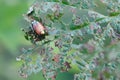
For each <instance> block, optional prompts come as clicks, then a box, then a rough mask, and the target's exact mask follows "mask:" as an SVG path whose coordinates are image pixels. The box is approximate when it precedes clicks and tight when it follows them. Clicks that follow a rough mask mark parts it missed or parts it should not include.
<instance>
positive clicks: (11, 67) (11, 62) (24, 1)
mask: <svg viewBox="0 0 120 80" xmlns="http://www.w3.org/2000/svg"><path fill="white" fill-rule="evenodd" d="M33 2H34V0H0V80H44V79H43V77H42V76H40V75H41V73H38V74H33V75H32V76H30V77H29V78H28V79H23V78H22V77H20V76H19V74H18V72H17V71H18V69H19V68H20V63H19V62H17V61H16V57H17V56H18V55H19V54H20V49H21V48H22V47H25V46H29V45H31V44H30V43H29V42H28V41H26V40H25V39H24V37H23V33H22V31H21V30H20V27H22V19H23V16H22V14H23V13H26V11H27V10H28V8H29V6H30V5H31V4H32V3H33ZM59 74H60V75H59V76H57V80H66V79H67V80H73V75H72V74H70V73H63V74H62V73H59Z"/></svg>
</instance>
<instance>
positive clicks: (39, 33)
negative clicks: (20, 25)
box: [22, 8, 48, 43]
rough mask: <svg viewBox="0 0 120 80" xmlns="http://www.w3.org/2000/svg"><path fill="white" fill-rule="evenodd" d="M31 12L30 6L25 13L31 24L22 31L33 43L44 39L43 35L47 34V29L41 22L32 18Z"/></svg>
mask: <svg viewBox="0 0 120 80" xmlns="http://www.w3.org/2000/svg"><path fill="white" fill-rule="evenodd" d="M33 14H34V9H32V8H31V9H30V11H28V13H27V14H26V15H25V17H27V20H29V21H28V22H30V24H31V26H30V27H29V28H28V30H27V31H25V30H24V29H22V31H24V33H25V38H26V40H30V41H31V42H32V43H35V42H37V41H41V40H44V39H45V36H46V35H48V31H47V29H46V28H45V26H43V24H42V22H39V21H37V20H36V19H35V18H34V16H33Z"/></svg>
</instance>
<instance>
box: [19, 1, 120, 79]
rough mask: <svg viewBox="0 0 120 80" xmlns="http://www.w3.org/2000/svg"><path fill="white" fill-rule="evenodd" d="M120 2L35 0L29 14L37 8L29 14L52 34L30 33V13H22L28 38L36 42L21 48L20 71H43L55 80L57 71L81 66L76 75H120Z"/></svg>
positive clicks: (82, 77) (81, 77) (44, 74)
mask: <svg viewBox="0 0 120 80" xmlns="http://www.w3.org/2000/svg"><path fill="white" fill-rule="evenodd" d="M119 4H120V0H109V1H108V0H39V1H36V2H35V3H34V4H33V5H32V6H31V7H30V10H29V11H28V12H27V14H28V13H30V12H32V11H33V13H32V15H30V17H32V19H34V20H35V21H38V22H40V23H41V24H42V25H43V26H44V27H45V31H46V32H47V33H48V35H44V38H41V34H35V33H36V32H35V33H29V32H30V31H31V29H30V27H31V23H32V22H31V18H30V17H29V16H28V15H27V14H25V15H24V17H25V20H26V22H25V23H26V25H25V27H23V28H24V31H25V37H27V40H29V41H31V42H32V43H33V45H34V47H32V48H29V49H25V48H23V49H22V52H23V54H22V55H20V56H19V57H17V60H18V61H22V62H23V64H22V67H21V68H20V70H19V73H20V75H21V76H23V77H28V76H29V75H31V74H32V73H37V72H39V71H41V72H42V74H43V76H44V78H45V79H46V80H48V79H49V78H50V79H52V80H55V78H56V76H57V73H58V72H66V71H74V69H77V71H75V72H74V74H75V75H74V80H119V79H120V77H119V74H120V65H119V64H120V50H119V47H120V46H119V44H120V43H119V39H120V21H119V20H120V5H119ZM32 27H33V25H32ZM26 34H27V35H26ZM36 36H40V37H36ZM36 39H37V40H36ZM38 39H39V40H38Z"/></svg>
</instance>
